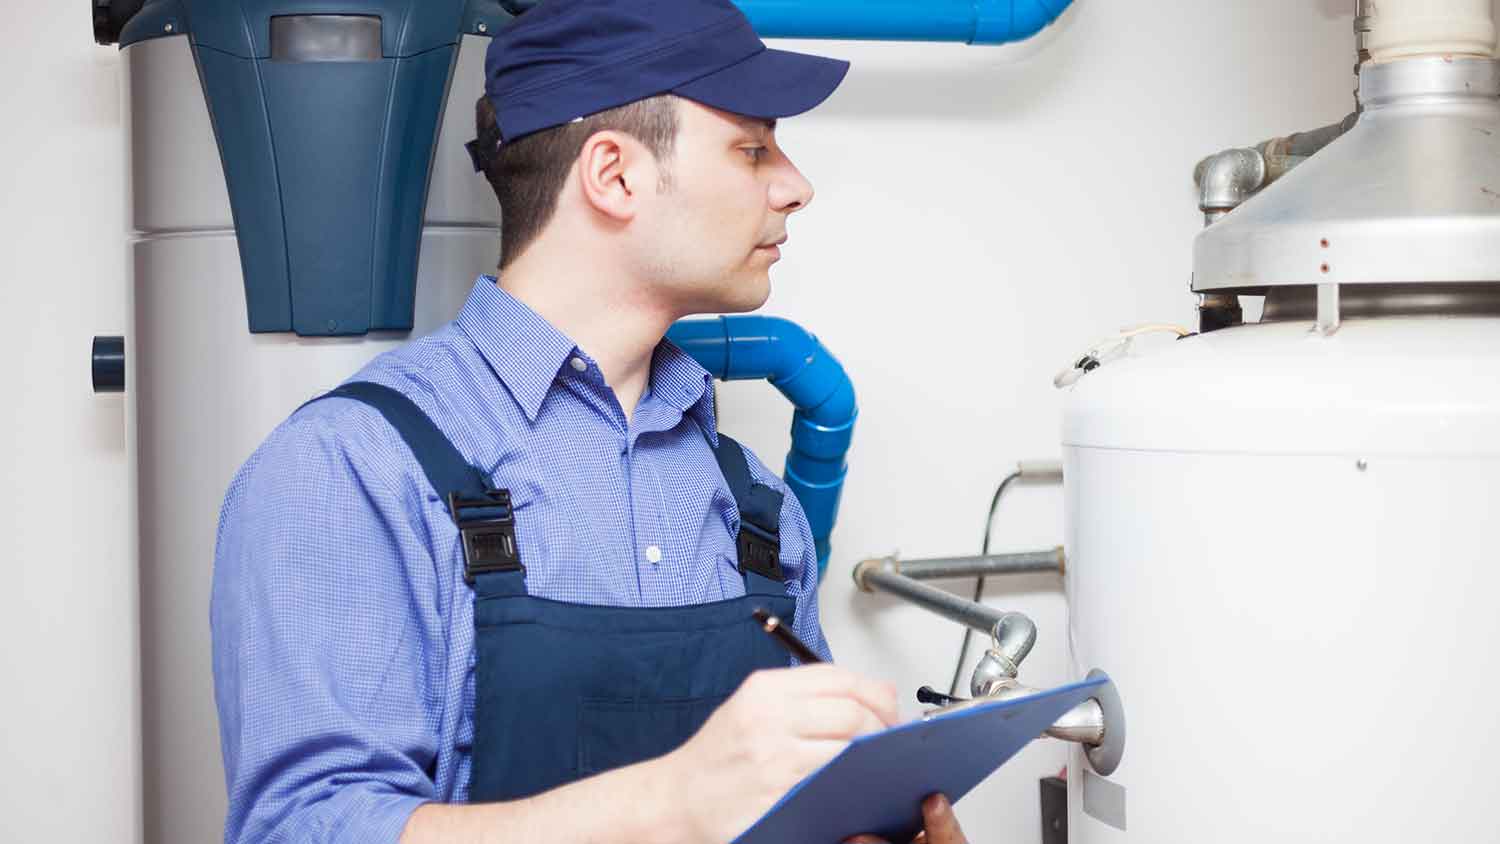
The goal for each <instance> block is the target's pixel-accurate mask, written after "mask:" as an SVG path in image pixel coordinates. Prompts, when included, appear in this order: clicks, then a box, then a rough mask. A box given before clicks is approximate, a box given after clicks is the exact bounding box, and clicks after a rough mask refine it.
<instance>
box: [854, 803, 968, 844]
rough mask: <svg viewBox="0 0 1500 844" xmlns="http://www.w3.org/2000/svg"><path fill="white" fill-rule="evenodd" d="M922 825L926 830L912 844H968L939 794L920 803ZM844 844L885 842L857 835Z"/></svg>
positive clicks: (869, 836)
mask: <svg viewBox="0 0 1500 844" xmlns="http://www.w3.org/2000/svg"><path fill="white" fill-rule="evenodd" d="M922 825H923V826H924V827H926V829H925V830H924V831H923V832H922V834H920V835H918V836H917V838H916V840H915V841H913V842H912V844H969V839H967V838H965V837H964V831H963V830H962V829H960V828H959V826H958V818H957V817H955V816H954V814H953V806H952V805H951V804H949V803H948V798H946V797H944V796H943V795H941V794H933V795H931V796H929V797H928V798H927V799H926V800H924V801H922ZM844 844H887V842H886V841H885V840H884V839H881V838H876V837H875V836H873V835H859V836H855V837H854V838H851V839H849V840H848V841H846V842H844Z"/></svg>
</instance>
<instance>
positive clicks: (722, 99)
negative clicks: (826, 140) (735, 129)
mask: <svg viewBox="0 0 1500 844" xmlns="http://www.w3.org/2000/svg"><path fill="white" fill-rule="evenodd" d="M848 72H849V63H848V62H846V61H842V60H840V59H829V58H824V57H823V56H810V55H808V54H806V53H793V52H790V51H787V50H770V49H768V50H764V51H762V52H759V53H756V54H755V55H753V56H751V57H750V58H748V59H745V60H744V61H741V62H736V63H735V64H732V65H730V66H729V67H726V68H724V69H723V70H717V71H714V72H713V73H710V74H709V75H707V76H702V77H699V78H697V79H694V80H693V81H692V82H689V83H687V84H686V85H679V86H678V87H676V88H674V89H672V93H674V94H678V95H680V96H683V97H687V98H688V99H690V100H694V101H696V102H700V103H703V104H704V105H707V106H713V107H714V108H717V109H722V110H723V111H730V112H734V113H735V114H742V115H744V116H746V117H763V118H768V119H769V118H776V117H791V116H793V115H796V114H801V113H803V112H805V111H810V110H812V109H813V108H815V107H816V106H818V105H819V104H820V103H822V102H823V101H824V100H826V99H828V97H829V96H830V95H831V94H832V93H833V92H834V90H835V89H836V88H838V87H839V83H841V82H843V81H844V75H845V74H846V73H848Z"/></svg>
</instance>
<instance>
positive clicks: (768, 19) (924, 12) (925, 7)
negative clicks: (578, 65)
mask: <svg viewBox="0 0 1500 844" xmlns="http://www.w3.org/2000/svg"><path fill="white" fill-rule="evenodd" d="M541 2H543V0H501V3H502V4H503V5H504V6H505V7H506V8H507V9H509V10H510V11H511V12H513V13H516V14H520V13H521V12H524V11H526V10H527V9H530V8H532V7H534V6H536V5H538V4H540V3H541ZM1072 2H1073V0H734V4H735V5H736V6H739V7H740V10H741V11H743V12H744V13H745V16H746V17H748V18H749V19H750V23H751V24H752V25H753V26H754V27H755V31H756V32H757V33H759V34H760V35H761V37H763V38H830V39H835V40H847V41H962V42H964V43H965V44H1007V43H1009V42H1011V41H1022V40H1025V39H1027V38H1030V37H1031V36H1033V35H1035V34H1037V33H1038V32H1041V31H1042V29H1043V28H1044V27H1046V26H1047V24H1049V23H1052V22H1053V21H1055V20H1057V16H1058V15H1061V14H1062V13H1063V11H1064V10H1066V9H1067V8H1068V6H1069V5H1071V4H1072Z"/></svg>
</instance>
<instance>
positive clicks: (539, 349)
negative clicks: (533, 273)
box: [457, 275, 578, 422]
mask: <svg viewBox="0 0 1500 844" xmlns="http://www.w3.org/2000/svg"><path fill="white" fill-rule="evenodd" d="M457 322H458V327H459V328H460V329H462V331H463V332H464V334H466V335H468V337H469V340H470V342H472V343H473V344H474V345H475V346H476V347H477V348H478V349H479V354H481V355H483V356H484V360H485V362H486V363H488V364H489V365H490V369H491V370H493V371H494V373H495V376H496V377H497V378H499V379H500V381H501V382H502V383H504V384H505V386H506V389H508V390H510V394H511V396H512V397H514V398H515V400H516V403H517V404H519V405H520V406H521V409H522V410H524V411H525V412H526V418H527V420H528V421H531V422H535V421H536V416H537V413H539V412H540V411H541V409H542V402H543V401H545V400H546V398H547V392H548V391H549V390H551V389H552V382H553V380H554V379H556V378H557V372H558V370H559V369H561V368H562V365H563V364H564V363H565V362H566V361H567V360H568V358H569V357H571V356H572V355H573V354H574V352H576V351H577V350H578V346H577V345H576V344H575V343H574V342H573V341H572V340H570V339H569V338H568V337H567V335H565V334H563V333H562V332H561V331H558V330H557V328H556V327H555V326H553V325H552V323H550V322H548V321H547V320H545V319H543V318H542V316H541V315H540V314H538V313H537V312H536V311H533V310H532V309H531V308H529V307H527V306H526V304H525V303H523V302H521V301H520V300H519V299H517V298H516V297H514V296H512V295H510V294H509V293H507V292H505V291H504V290H501V289H500V285H499V284H497V283H496V282H495V279H494V277H493V276H487V275H482V276H480V277H479V279H478V280H476V281H475V282H474V289H473V290H472V291H470V292H469V299H468V301H467V302H464V306H463V309H462V310H460V311H459V312H458V320H457Z"/></svg>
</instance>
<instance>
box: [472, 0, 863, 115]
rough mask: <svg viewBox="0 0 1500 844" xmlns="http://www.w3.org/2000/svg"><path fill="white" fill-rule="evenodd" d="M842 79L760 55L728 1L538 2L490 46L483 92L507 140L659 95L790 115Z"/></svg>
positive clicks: (824, 68) (836, 66) (836, 63)
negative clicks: (676, 96) (491, 105)
mask: <svg viewBox="0 0 1500 844" xmlns="http://www.w3.org/2000/svg"><path fill="white" fill-rule="evenodd" d="M848 70H849V63H848V62H845V61H840V60H837V59H829V58H823V57H821V56H810V55H806V54H803V53H792V52H787V51H785V50H771V49H768V48H767V47H766V45H765V43H764V42H762V41H761V40H760V37H759V36H757V35H756V34H755V30H753V29H752V28H751V27H750V21H749V20H748V19H747V18H746V17H745V14H744V13H743V12H741V11H740V10H739V8H738V7H736V6H735V5H734V4H733V3H731V2H729V0H546V2H544V3H542V4H541V5H540V6H537V7H536V8H534V9H532V10H531V11H529V12H527V13H526V14H524V15H522V16H521V17H520V18H518V19H517V20H516V22H515V23H513V24H511V25H510V26H509V27H507V28H505V29H504V30H503V31H501V32H500V33H498V34H497V35H495V37H494V38H493V39H492V40H491V41H490V45H489V51H488V53H487V54H486V55H485V61H484V75H485V85H484V91H485V94H486V95H487V96H488V97H489V98H490V102H491V103H493V104H494V106H495V116H496V122H497V123H498V124H499V126H500V134H501V139H503V140H505V141H511V140H515V139H517V138H520V137H522V136H524V135H529V134H531V133H532V132H536V131H539V130H541V129H547V128H550V127H552V126H559V125H561V124H564V123H569V122H571V121H573V120H576V119H578V118H580V117H587V116H589V115H591V114H596V113H598V112H601V111H604V110H606V109H610V108H615V107H617V106H622V105H625V104H627V103H632V102H635V101H637V100H643V99H646V98H647V97H653V96H656V95H657V94H665V93H673V94H678V95H680V96H683V97H686V98H688V99H690V100H695V101H697V102H700V103H703V104H704V105H708V106H712V107H714V108H718V109H722V110H724V111H729V112H734V113H735V114H740V115H744V116H746V117H759V118H777V117H790V116H792V115H794V114H801V113H802V112H804V111H807V110H809V109H811V108H813V107H814V106H816V105H818V104H819V103H821V102H823V101H824V100H826V99H828V96H829V95H830V94H832V93H833V91H834V89H835V88H837V87H838V86H839V83H840V82H842V81H843V79H844V74H845V73H847V72H848Z"/></svg>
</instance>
